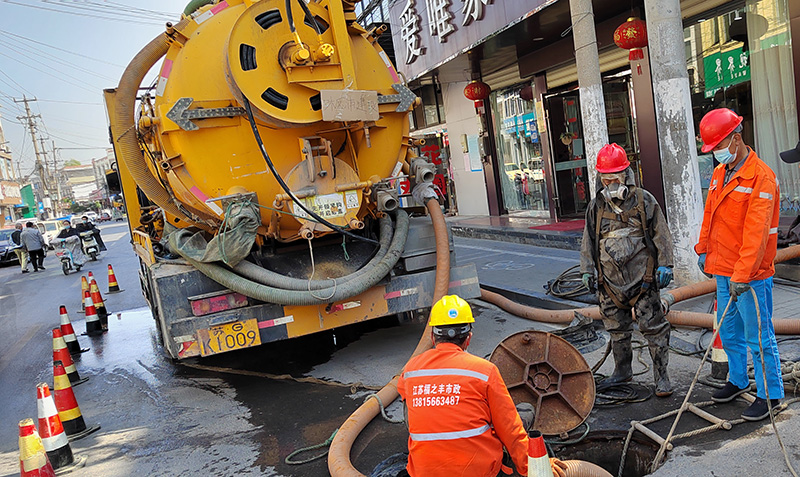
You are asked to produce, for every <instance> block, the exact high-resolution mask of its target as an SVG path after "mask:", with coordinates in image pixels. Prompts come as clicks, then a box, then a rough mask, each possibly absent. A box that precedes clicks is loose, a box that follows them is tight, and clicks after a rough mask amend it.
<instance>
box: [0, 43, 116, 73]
mask: <svg viewBox="0 0 800 477" xmlns="http://www.w3.org/2000/svg"><path fill="white" fill-rule="evenodd" d="M0 45H5V47H6V48H8V49H9V50H11V51H13V52H15V53H17V54H19V55H21V56H23V57H25V58H26V59H30V60H34V61H37V62H39V63H41V64H42V65H44V63H43V62H42V60H43V59H46V60H48V61H52V62H55V63H58V64H60V65H63V66H66V67H68V68H73V69H75V70H77V71H80V72H81V73H85V74H87V75H92V76H94V77H96V78H100V79H104V80H108V81H116V80H117V79H116V78H112V77H110V76H106V75H104V74H102V73H97V72H95V71H92V70H89V69H86V68H83V67H81V66H77V65H75V64H73V63H70V62H69V61H65V60H62V59H61V58H58V57H55V56H53V55H51V54H50V53H47V52H46V51H44V50H42V49H38V48H36V47H33V46H29V45H25V44H17V45H12V44H9V43H7V42H5V41H3V40H0ZM29 55H33V56H29ZM56 69H58V68H56Z"/></svg>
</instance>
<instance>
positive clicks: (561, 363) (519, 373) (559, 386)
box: [489, 331, 595, 435]
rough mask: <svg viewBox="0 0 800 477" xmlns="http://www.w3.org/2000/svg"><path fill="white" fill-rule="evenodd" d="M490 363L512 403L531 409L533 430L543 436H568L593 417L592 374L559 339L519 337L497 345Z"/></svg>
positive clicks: (538, 335)
mask: <svg viewBox="0 0 800 477" xmlns="http://www.w3.org/2000/svg"><path fill="white" fill-rule="evenodd" d="M489 360H490V361H491V362H492V363H494V364H495V365H496V366H497V368H498V369H499V370H500V375H501V376H503V380H504V381H505V383H506V386H508V392H509V393H510V394H511V397H512V399H514V402H515V403H516V404H520V403H523V402H527V403H531V404H533V406H534V408H535V409H536V420H535V421H534V423H533V428H534V429H536V430H538V431H541V433H542V434H546V435H558V434H561V433H564V432H569V431H571V430H573V429H575V428H576V427H578V426H579V425H581V423H583V421H584V420H586V418H587V417H588V416H589V413H590V412H592V408H593V407H594V395H595V387H594V376H593V375H592V370H591V369H590V368H589V365H588V364H587V363H586V360H585V359H583V355H581V353H580V352H579V351H578V350H577V349H575V348H574V347H573V346H572V345H571V344H569V343H568V342H567V341H566V340H564V339H563V338H561V337H559V336H556V335H552V334H550V333H545V332H544V331H521V332H519V333H515V334H513V335H511V336H509V337H508V338H506V339H504V340H503V341H501V342H500V344H499V345H497V348H495V349H494V351H493V352H492V356H491V357H490V358H489Z"/></svg>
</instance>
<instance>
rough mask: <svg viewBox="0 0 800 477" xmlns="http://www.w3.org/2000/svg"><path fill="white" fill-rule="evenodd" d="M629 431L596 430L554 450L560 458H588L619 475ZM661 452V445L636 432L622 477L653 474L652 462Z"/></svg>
mask: <svg viewBox="0 0 800 477" xmlns="http://www.w3.org/2000/svg"><path fill="white" fill-rule="evenodd" d="M627 435H628V433H627V431H593V432H590V433H589V434H588V435H587V436H586V438H585V439H583V440H582V441H581V442H579V443H577V444H573V445H565V446H558V445H554V446H553V453H554V454H555V455H556V456H557V457H558V458H559V459H561V460H571V459H578V460H585V461H587V462H591V463H593V464H597V465H599V466H600V467H602V468H604V469H605V470H607V471H608V472H609V473H611V475H613V476H616V475H617V472H618V471H619V462H620V458H621V457H622V448H623V446H624V444H625V437H626V436H627ZM656 453H658V445H656V444H655V443H654V442H652V441H649V440H647V439H644V438H640V437H637V436H636V434H634V435H633V438H632V439H631V443H630V445H629V446H628V452H627V455H626V457H625V467H624V469H623V472H622V475H623V477H641V476H644V475H648V474H649V473H650V464H652V463H653V459H655V457H656Z"/></svg>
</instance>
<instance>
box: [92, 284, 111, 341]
mask: <svg viewBox="0 0 800 477" xmlns="http://www.w3.org/2000/svg"><path fill="white" fill-rule="evenodd" d="M89 291H90V293H89V294H90V295H91V296H92V303H93V304H94V307H95V309H96V310H97V316H98V318H100V326H101V327H102V328H103V331H106V330H108V310H107V309H106V304H105V303H104V302H103V297H102V295H100V288H98V287H97V282H96V281H94V278H92V279H91V281H90V284H89Z"/></svg>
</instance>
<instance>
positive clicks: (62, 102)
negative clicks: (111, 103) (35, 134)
mask: <svg viewBox="0 0 800 477" xmlns="http://www.w3.org/2000/svg"><path fill="white" fill-rule="evenodd" d="M37 101H38V102H40V103H60V104H84V105H89V106H103V103H89V102H86V101H65V100H61V99H38V98H37Z"/></svg>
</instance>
